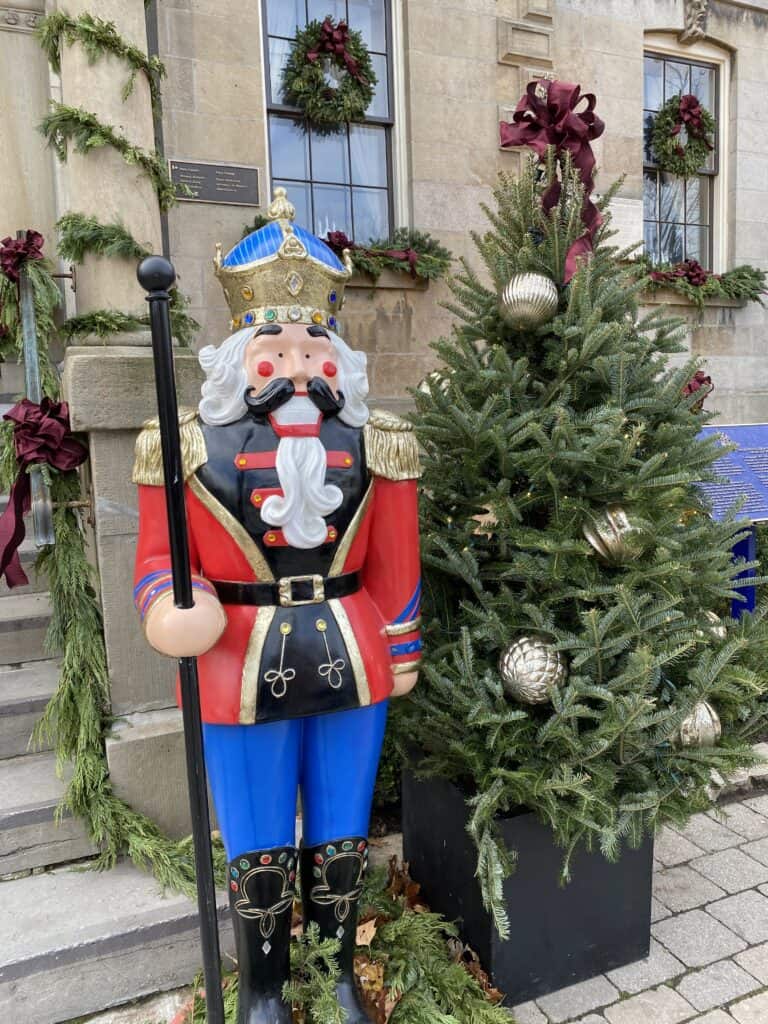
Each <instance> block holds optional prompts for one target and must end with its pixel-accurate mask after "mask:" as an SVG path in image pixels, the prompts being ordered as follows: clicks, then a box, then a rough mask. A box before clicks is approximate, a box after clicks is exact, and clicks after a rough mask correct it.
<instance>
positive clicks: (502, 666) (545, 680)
mask: <svg viewBox="0 0 768 1024" xmlns="http://www.w3.org/2000/svg"><path fill="white" fill-rule="evenodd" d="M499 672H500V674H501V678H502V681H503V683H504V689H505V690H506V692H507V693H508V694H509V695H510V696H511V697H514V698H515V700H519V701H522V702H523V703H524V704H546V703H547V701H549V700H551V698H552V691H553V690H555V689H557V687H559V686H562V685H563V683H564V682H565V680H566V678H567V676H568V670H567V668H566V664H565V658H564V657H563V655H562V654H561V653H560V651H558V650H556V649H555V648H554V647H553V646H552V644H550V643H548V642H547V641H546V640H545V639H544V638H543V637H540V636H521V637H520V638H519V639H518V640H515V642H514V643H512V644H510V645H509V647H507V648H506V650H504V651H502V653H501V657H500V658H499Z"/></svg>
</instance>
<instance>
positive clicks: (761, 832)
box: [514, 794, 768, 1024]
mask: <svg viewBox="0 0 768 1024" xmlns="http://www.w3.org/2000/svg"><path fill="white" fill-rule="evenodd" d="M766 872H768V794H762V795H760V796H755V797H752V798H750V799H747V800H743V801H737V802H733V803H730V804H725V805H722V806H721V807H720V808H719V810H718V811H711V812H709V813H708V814H699V815H696V817H695V818H693V819H692V820H691V822H690V823H689V824H688V826H687V827H686V828H685V829H682V830H677V829H672V828H669V829H665V830H664V831H663V832H662V833H661V835H660V836H658V837H657V841H656V848H655V860H654V881H653V906H652V918H653V922H654V923H653V925H652V929H651V931H652V935H653V938H652V940H651V953H650V956H649V957H648V958H647V959H646V960H641V961H640V962H639V963H637V964H631V965H629V966H628V967H622V968H620V969H619V970H615V971H609V972H608V974H607V975H600V976H599V977H597V978H592V979H590V980H589V981H586V982H582V983H581V984H579V985H573V986H571V987H570V988H566V989H563V990H562V991H560V992H553V993H551V994H550V995H548V996H543V997H542V998H541V999H537V1000H535V1001H534V1002H529V1003H525V1004H524V1005H523V1006H518V1007H515V1009H514V1012H515V1018H516V1021H517V1024H768V877H766Z"/></svg>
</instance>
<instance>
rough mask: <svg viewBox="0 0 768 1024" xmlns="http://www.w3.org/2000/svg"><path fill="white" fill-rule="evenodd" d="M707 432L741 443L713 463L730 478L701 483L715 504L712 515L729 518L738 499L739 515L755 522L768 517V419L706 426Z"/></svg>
mask: <svg viewBox="0 0 768 1024" xmlns="http://www.w3.org/2000/svg"><path fill="white" fill-rule="evenodd" d="M702 434H704V435H705V436H711V435H715V436H720V437H721V438H722V441H723V444H724V445H737V448H736V450H735V451H731V452H725V453H724V454H723V456H722V457H721V458H719V459H718V460H717V462H716V463H714V465H713V466H712V469H713V470H714V472H716V473H717V474H718V475H719V476H721V477H724V478H726V479H725V480H724V481H723V482H722V483H706V484H700V487H701V489H702V490H703V491H704V493H705V494H706V495H707V497H708V498H709V500H710V502H711V504H712V515H713V517H714V518H715V519H717V520H722V519H725V517H726V515H727V513H728V512H729V511H730V510H731V509H732V508H733V506H734V505H736V504H737V503H738V502H740V501H741V502H742V504H741V507H740V509H739V513H738V514H739V516H740V517H743V518H745V519H750V520H751V521H752V522H753V523H763V522H766V521H768V423H747V424H744V425H739V426H725V427H704V429H703V430H702Z"/></svg>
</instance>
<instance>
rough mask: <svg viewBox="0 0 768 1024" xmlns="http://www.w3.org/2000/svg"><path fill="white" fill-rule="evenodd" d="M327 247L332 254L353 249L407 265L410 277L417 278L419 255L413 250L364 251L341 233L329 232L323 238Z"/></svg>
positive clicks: (364, 249) (362, 247)
mask: <svg viewBox="0 0 768 1024" xmlns="http://www.w3.org/2000/svg"><path fill="white" fill-rule="evenodd" d="M325 240H326V242H327V243H328V245H329V246H330V247H331V248H332V249H333V250H334V252H337V253H342V252H344V250H345V249H350V250H352V249H355V250H356V251H357V252H359V253H363V254H364V255H367V256H387V257H389V259H391V260H397V261H398V262H400V261H402V262H403V263H407V264H408V267H409V269H410V271H411V276H412V277H418V276H419V275H418V272H417V270H416V264H417V263H418V262H419V254H418V253H417V252H416V250H415V249H411V248H410V247H409V248H408V249H366V248H365V246H362V245H357V243H356V242H353V241H352V239H351V238H347V236H346V235H345V234H344V232H343V231H329V232H328V234H327V235H326V236H325Z"/></svg>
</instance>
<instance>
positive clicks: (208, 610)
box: [144, 591, 227, 658]
mask: <svg viewBox="0 0 768 1024" xmlns="http://www.w3.org/2000/svg"><path fill="white" fill-rule="evenodd" d="M226 624H227V616H226V615H225V613H224V609H223V608H222V607H221V603H220V602H219V599H218V598H217V597H215V596H214V595H213V594H208V593H205V592H204V591H195V603H194V606H193V607H192V608H177V607H176V605H175V604H174V603H173V599H172V598H167V599H166V600H164V601H159V602H158V603H157V604H156V605H155V606H154V607H153V608H150V610H149V612H148V613H147V617H146V619H145V620H144V633H145V635H146V638H147V641H148V642H149V644H150V645H151V646H152V647H154V649H155V650H156V651H159V652H160V653H161V654H167V655H168V656H169V657H171V658H192V657H194V656H195V655H198V654H205V652H206V651H210V649H211V648H212V647H213V646H214V645H215V644H216V642H217V641H218V639H219V637H220V636H221V634H222V633H223V632H224V627H225V626H226Z"/></svg>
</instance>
